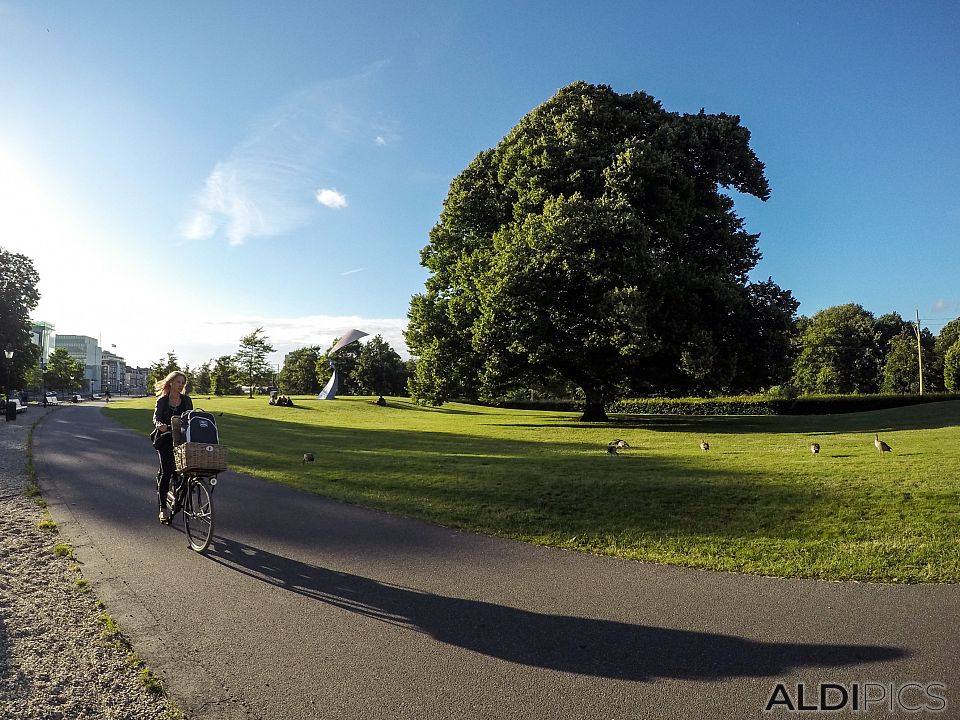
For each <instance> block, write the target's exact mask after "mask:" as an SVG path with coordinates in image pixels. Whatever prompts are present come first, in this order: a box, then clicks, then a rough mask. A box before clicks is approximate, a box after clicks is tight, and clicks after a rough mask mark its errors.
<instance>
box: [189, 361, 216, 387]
mask: <svg viewBox="0 0 960 720" xmlns="http://www.w3.org/2000/svg"><path fill="white" fill-rule="evenodd" d="M210 363H211V361H210V360H207V362H205V363H203V364H202V365H200V366H198V367H197V369H196V370H194V371H193V373H192V374H191V375H190V387H191V392H193V393H196V394H197V395H209V394H210V392H211V390H210V388H211V383H210V372H211V368H210Z"/></svg>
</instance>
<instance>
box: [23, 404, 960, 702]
mask: <svg viewBox="0 0 960 720" xmlns="http://www.w3.org/2000/svg"><path fill="white" fill-rule="evenodd" d="M148 423H149V420H148V418H146V417H145V418H144V425H145V427H146V426H147V425H148ZM34 447H35V459H36V464H37V470H38V474H39V477H40V481H41V484H42V486H43V487H44V491H45V494H46V497H47V498H48V500H49V501H50V505H51V511H52V513H53V515H54V517H55V518H56V519H57V521H58V522H59V523H61V527H62V530H63V532H64V533H65V534H66V535H67V537H68V538H69V539H70V540H71V541H72V542H73V543H74V545H75V546H76V547H77V551H78V557H79V558H80V560H81V562H82V563H83V566H84V567H83V572H84V574H85V576H86V577H87V578H88V579H89V580H90V581H91V582H92V583H93V585H94V588H95V590H96V592H97V594H98V596H99V597H100V598H101V599H103V600H104V602H105V603H106V604H107V607H108V610H109V611H110V612H111V614H113V615H114V617H116V618H117V619H118V620H119V622H120V624H121V627H122V628H123V629H124V631H125V632H126V633H127V635H128V636H130V637H131V639H132V640H133V642H134V645H135V648H136V650H137V651H138V653H139V654H140V655H141V656H142V657H143V658H144V659H145V660H146V661H147V662H148V664H149V665H151V666H152V667H153V668H154V669H156V670H157V671H159V672H160V674H161V675H163V676H164V677H165V678H166V679H167V682H168V688H169V690H170V692H171V695H172V696H173V697H174V698H175V699H176V700H177V701H178V702H179V703H180V705H181V707H183V708H184V710H185V711H186V712H187V714H188V716H189V717H191V718H211V719H213V718H216V719H217V720H223V719H229V718H248V717H249V718H264V719H268V720H273V719H278V720H279V719H283V720H299V719H301V718H302V719H307V718H309V719H310V720H313V719H315V718H337V719H340V718H358V719H359V718H363V719H365V720H367V719H372V718H391V719H394V718H398V719H401V718H411V719H413V718H416V719H417V720H422V719H423V718H503V719H505V720H506V719H509V720H516V719H517V718H530V719H535V720H540V719H547V718H557V719H561V718H562V719H563V720H570V719H579V718H582V719H584V720H586V719H591V720H592V719H597V720H600V719H601V718H602V719H604V720H614V719H616V720H621V719H627V718H670V719H675V718H718V719H719V718H723V719H725V720H726V719H729V718H755V717H816V716H820V715H821V713H814V712H800V713H796V714H794V713H787V712H786V710H785V707H786V705H785V702H784V695H783V694H782V693H781V694H779V695H777V700H778V701H780V702H779V704H777V705H776V706H775V711H774V712H771V713H768V714H764V712H763V708H764V707H765V705H766V704H767V703H768V701H769V700H770V698H771V696H772V695H773V694H774V690H775V688H776V686H777V684H778V683H784V684H785V685H786V686H787V687H789V688H791V690H790V696H789V698H790V701H791V702H792V703H794V704H797V703H798V700H799V699H798V697H797V689H796V686H797V684H798V683H802V684H803V685H804V687H805V689H806V696H805V698H804V702H805V703H806V704H807V705H810V704H811V700H810V694H811V693H815V692H816V690H817V687H818V684H820V683H838V684H841V685H843V686H844V687H845V688H846V689H847V691H848V692H849V693H851V694H852V691H853V685H854V684H863V683H867V682H873V683H877V685H874V686H871V687H870V689H867V690H866V691H867V692H868V693H871V694H872V695H873V696H876V695H877V694H879V692H880V687H881V685H884V684H885V685H886V687H887V688H888V690H887V692H889V688H890V684H891V683H893V684H896V685H895V687H894V691H897V690H899V686H900V685H902V684H903V683H906V682H908V681H916V682H919V683H929V682H942V683H945V684H946V686H947V688H946V690H937V689H934V691H933V692H934V693H935V694H940V695H944V696H945V697H946V702H947V703H948V708H947V713H946V714H945V715H941V717H960V692H958V688H960V650H958V642H957V641H958V632H957V627H958V622H957V621H958V619H960V587H958V586H912V587H900V586H875V585H865V584H857V583H821V582H814V581H805V580H801V581H798V580H782V579H774V578H761V577H749V576H739V575H733V574H723V573H710V572H701V571H694V570H685V569H677V568H669V567H660V566H655V565H648V564H644V563H638V562H626V561H620V560H616V559H611V558H604V557H593V556H586V555H580V554H576V553H571V552H564V551H558V550H551V549H544V548H538V547H533V546H528V545H524V544H520V543H514V542H509V541H504V540H498V539H492V538H487V537H481V536H476V535H471V534H467V533H461V532H456V531H451V530H448V529H444V528H441V527H436V526H432V525H428V524H425V523H421V522H416V521H410V520H405V519H401V518H397V517H393V516H390V515H387V514H384V513H379V512H373V511H368V510H364V509H360V508H356V507H351V506H348V505H343V504H340V503H336V502H331V501H327V500H324V499H322V498H319V497H315V496H312V495H309V494H305V493H301V492H297V491H295V490H291V489H289V488H286V487H282V486H279V485H275V484H272V483H269V482H265V481H261V480H257V479H254V478H251V477H247V476H243V475H238V474H236V473H225V474H224V475H223V476H222V477H221V483H220V485H218V487H217V491H216V496H215V498H216V501H217V532H216V539H215V544H214V546H213V548H212V549H211V551H210V552H209V553H208V554H206V555H198V554H196V553H194V552H192V551H191V550H189V549H188V548H187V544H186V538H185V536H184V534H183V532H182V526H175V527H173V528H169V527H163V526H161V525H160V524H159V523H158V522H157V519H156V508H155V490H154V480H153V476H154V473H155V455H154V453H153V451H152V449H151V448H150V446H149V444H148V443H147V441H146V439H145V438H143V437H141V436H138V435H136V434H134V433H131V432H130V431H128V430H124V429H122V428H120V427H118V426H116V425H115V424H113V423H112V422H111V421H110V420H109V419H107V418H105V417H104V416H103V414H102V413H101V412H100V411H99V409H98V408H97V407H95V406H92V405H81V406H75V407H74V406H70V407H65V408H62V409H61V410H59V411H58V412H56V413H53V414H51V415H50V416H49V417H47V418H46V419H45V420H44V421H43V423H42V424H41V425H40V426H38V429H37V432H36V433H35V437H34ZM318 461H320V462H322V458H318ZM863 688H864V689H866V686H865V685H864V686H863ZM834 692H835V694H834V695H832V696H831V695H828V699H829V700H830V701H831V702H834V703H836V702H839V699H838V697H839V696H838V695H837V694H836V693H839V692H840V691H834ZM911 693H913V694H911ZM862 699H863V698H862V696H861V705H862ZM902 699H903V700H904V702H905V704H908V705H911V706H914V705H917V704H919V703H920V702H928V706H931V707H932V706H934V705H936V704H938V703H939V701H935V700H932V699H930V698H927V699H924V698H923V697H922V693H921V692H920V691H915V689H913V688H908V689H907V691H906V692H904V693H902ZM849 702H850V701H848V708H849ZM924 715H930V714H929V713H921V716H924ZM823 716H824V717H832V718H835V717H847V716H848V714H846V713H843V712H840V713H836V712H834V713H830V714H829V715H823ZM851 716H853V717H858V718H863V717H885V718H888V717H892V716H893V715H891V713H890V712H889V708H887V709H885V706H882V705H879V704H874V705H871V712H870V713H867V714H864V713H863V712H861V713H859V714H856V715H851ZM930 716H931V717H932V716H933V715H930ZM909 717H917V715H916V714H914V715H909Z"/></svg>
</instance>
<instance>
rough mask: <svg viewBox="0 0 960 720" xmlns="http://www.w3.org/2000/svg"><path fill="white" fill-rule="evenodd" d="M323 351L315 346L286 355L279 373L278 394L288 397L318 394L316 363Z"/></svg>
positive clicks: (318, 383) (318, 384)
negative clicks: (284, 394) (287, 395)
mask: <svg viewBox="0 0 960 720" xmlns="http://www.w3.org/2000/svg"><path fill="white" fill-rule="evenodd" d="M322 354H323V351H322V350H321V349H320V348H319V347H318V346H316V345H313V346H310V347H305V348H300V349H299V350H294V351H293V352H291V353H288V354H287V356H286V358H284V361H283V369H282V370H281V371H280V392H282V393H286V394H290V395H315V394H316V393H318V392H320V388H321V385H320V381H319V380H318V379H317V361H318V360H319V359H320V358H321V357H322Z"/></svg>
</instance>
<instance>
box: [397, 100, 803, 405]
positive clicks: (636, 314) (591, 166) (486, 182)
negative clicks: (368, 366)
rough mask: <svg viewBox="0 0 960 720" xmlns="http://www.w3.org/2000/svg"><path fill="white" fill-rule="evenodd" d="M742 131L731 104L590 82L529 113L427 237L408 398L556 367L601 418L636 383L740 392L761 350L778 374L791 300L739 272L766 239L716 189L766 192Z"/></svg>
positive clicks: (506, 382) (480, 387) (504, 385)
mask: <svg viewBox="0 0 960 720" xmlns="http://www.w3.org/2000/svg"><path fill="white" fill-rule="evenodd" d="M749 139H750V133H749V131H748V130H747V129H746V128H744V127H743V126H741V124H740V119H739V118H738V117H737V116H733V115H726V114H716V115H714V114H707V113H705V112H703V111H701V112H700V113H698V114H695V115H687V114H677V113H671V112H668V111H666V110H664V109H663V107H662V106H661V104H660V103H659V102H658V101H657V100H655V99H654V98H652V97H651V96H649V95H647V94H645V93H642V92H636V93H632V94H629V95H620V94H617V93H615V92H614V91H613V90H612V89H611V88H609V87H607V86H603V85H600V86H597V85H589V84H587V83H585V82H576V83H574V84H572V85H570V86H568V87H566V88H563V89H562V90H560V91H559V92H558V93H557V94H556V95H555V96H554V97H553V98H551V99H550V100H549V101H547V102H546V103H544V104H543V105H541V106H540V107H538V108H536V109H534V110H533V111H532V112H530V113H529V114H528V115H527V116H525V117H524V118H523V119H522V120H521V121H520V122H519V123H518V125H517V126H516V127H515V128H514V129H513V130H512V131H511V132H510V133H509V134H507V136H506V137H505V138H504V139H503V140H502V141H501V142H500V143H499V144H498V145H497V146H496V147H495V148H493V149H492V150H487V151H484V152H481V153H480V154H479V155H478V156H477V157H476V158H475V159H474V160H473V162H471V163H470V165H469V166H468V167H467V168H466V169H465V170H464V171H463V172H462V173H461V174H460V175H459V176H458V177H456V178H455V179H454V180H453V181H452V183H451V185H450V190H449V193H448V195H447V198H446V200H445V202H444V206H443V211H442V213H441V215H440V220H439V222H438V223H437V225H436V226H435V227H434V228H433V229H432V230H431V232H430V241H429V244H428V245H427V246H426V247H425V248H424V249H423V250H422V252H421V263H422V264H423V265H424V266H425V267H426V268H427V269H428V270H429V271H430V273H431V275H430V277H429V278H428V279H427V281H426V286H425V290H424V292H423V293H420V294H417V295H415V296H414V297H413V298H412V299H411V303H410V309H409V313H408V315H409V319H410V323H409V326H408V330H407V333H406V339H407V344H408V346H409V347H410V349H411V352H412V353H413V354H414V355H415V356H417V357H418V362H417V366H416V375H415V377H414V378H413V379H412V381H411V383H410V389H411V392H412V394H413V395H414V397H416V398H417V399H418V400H420V401H422V402H431V403H441V402H443V401H445V400H446V399H448V398H451V397H456V396H466V397H487V398H490V397H497V396H499V395H501V394H502V393H503V392H505V391H507V390H509V389H510V388H515V387H518V386H523V385H524V384H529V382H530V380H531V378H536V377H542V376H544V375H548V374H551V373H556V374H559V375H560V376H561V377H563V378H565V379H567V380H569V381H572V382H573V383H575V384H576V385H577V386H579V387H580V388H581V389H582V391H583V393H584V396H585V398H586V410H585V413H584V419H603V418H604V417H605V415H604V413H603V403H604V401H606V400H609V399H612V398H614V397H616V396H617V395H620V394H622V393H624V392H629V391H632V390H636V389H638V388H646V389H656V390H658V391H666V392H683V391H690V390H696V389H718V390H719V389H722V390H736V389H750V388H751V387H752V386H753V385H754V384H755V383H757V382H760V380H759V379H758V378H757V376H756V375H755V374H754V372H753V370H755V367H756V358H757V357H767V358H778V357H779V358H780V361H779V363H777V364H776V367H775V369H774V371H773V373H772V374H773V375H777V376H780V375H784V374H785V373H787V372H788V368H789V358H787V359H786V360H784V359H783V358H784V355H783V353H782V352H781V350H782V348H783V347H789V334H788V333H789V330H790V329H791V328H792V324H793V321H794V313H795V311H796V307H797V303H796V301H795V300H794V299H793V298H792V296H791V295H790V293H789V292H788V291H783V290H781V289H780V288H778V287H776V285H775V284H774V283H773V281H772V280H769V281H768V282H767V283H766V284H762V286H754V285H752V284H751V283H750V282H748V278H747V274H748V273H749V272H750V270H752V269H753V268H754V267H755V265H756V263H757V261H758V260H759V258H760V253H759V251H758V250H757V247H756V245H757V240H758V236H757V235H755V234H751V233H749V232H747V231H746V230H745V228H744V225H743V221H742V219H741V218H740V217H738V216H737V215H736V214H735V213H734V211H733V206H734V203H733V200H732V199H731V198H730V196H729V195H728V194H726V193H725V192H722V191H721V188H729V189H733V190H736V191H738V192H740V193H745V194H749V195H753V196H755V197H757V198H760V199H762V200H766V199H767V198H768V196H769V192H770V191H769V187H768V185H767V180H766V178H765V176H764V166H763V164H762V163H761V162H760V160H759V159H758V158H757V157H756V155H755V154H754V153H753V151H752V150H751V149H750V145H749ZM785 339H786V344H785ZM777 348H779V349H777ZM748 369H749V372H747V371H746V370H748ZM768 374H769V373H768Z"/></svg>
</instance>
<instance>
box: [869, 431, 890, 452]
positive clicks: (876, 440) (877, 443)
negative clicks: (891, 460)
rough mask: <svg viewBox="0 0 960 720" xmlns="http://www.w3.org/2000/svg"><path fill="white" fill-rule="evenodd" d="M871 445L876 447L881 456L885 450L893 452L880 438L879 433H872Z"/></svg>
mask: <svg viewBox="0 0 960 720" xmlns="http://www.w3.org/2000/svg"><path fill="white" fill-rule="evenodd" d="M873 446H874V447H875V448H876V449H877V452H878V453H880V457H883V454H884V453H885V452H893V450H891V449H890V446H889V445H887V444H886V443H885V442H884V441H883V440H881V439H880V435H879V434H877V433H874V435H873Z"/></svg>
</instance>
